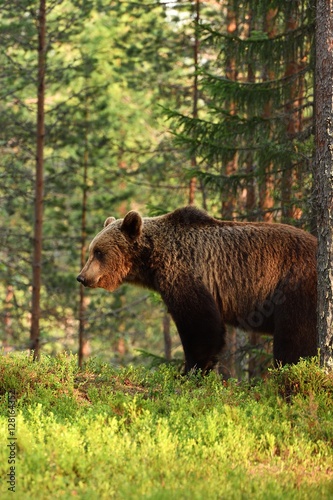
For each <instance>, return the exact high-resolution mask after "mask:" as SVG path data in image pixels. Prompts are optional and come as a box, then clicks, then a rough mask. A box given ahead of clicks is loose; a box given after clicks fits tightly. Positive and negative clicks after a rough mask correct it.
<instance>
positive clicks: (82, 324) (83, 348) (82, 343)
mask: <svg viewBox="0 0 333 500" xmlns="http://www.w3.org/2000/svg"><path fill="white" fill-rule="evenodd" d="M85 106H86V108H85V122H86V123H85V136H84V154H83V189H82V212H81V269H82V268H83V267H84V265H85V261H86V246H87V198H88V160H89V152H88V103H87V100H86V101H85ZM87 307H88V298H87V297H86V292H85V289H84V287H83V286H80V302H79V352H78V364H79V367H80V368H82V363H83V360H84V357H85V355H86V354H87V352H89V346H88V339H87V338H86V336H85V328H86V323H87V320H86V313H87Z"/></svg>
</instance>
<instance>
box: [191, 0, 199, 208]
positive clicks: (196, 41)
mask: <svg viewBox="0 0 333 500" xmlns="http://www.w3.org/2000/svg"><path fill="white" fill-rule="evenodd" d="M199 21H200V0H196V2H195V24H194V26H195V32H194V46H193V61H194V82H193V109H192V115H193V118H194V119H196V118H198V58H199V33H198V26H199ZM196 166H197V157H196V154H195V153H193V154H192V157H191V167H192V168H193V169H194V168H196ZM196 184H197V180H196V178H195V177H192V178H191V180H190V184H189V195H188V203H189V205H193V204H194V198H195V190H196Z"/></svg>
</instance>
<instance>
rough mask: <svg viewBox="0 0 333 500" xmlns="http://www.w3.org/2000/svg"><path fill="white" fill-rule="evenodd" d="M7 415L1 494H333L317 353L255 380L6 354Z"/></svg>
mask: <svg viewBox="0 0 333 500" xmlns="http://www.w3.org/2000/svg"><path fill="white" fill-rule="evenodd" d="M8 397H9V399H10V400H11V401H13V400H14V403H10V404H9V403H8V401H9V400H8ZM9 406H10V408H12V407H14V409H15V417H14V420H15V422H14V424H15V437H16V440H15V446H13V448H14V453H15V465H14V466H15V470H14V472H15V494H13V492H11V491H8V489H7V487H8V484H9V483H7V482H6V481H7V476H6V475H7V474H8V473H9V468H10V465H9V464H8V458H9V453H10V448H9V447H8V446H7V445H8V442H9V443H10V442H11V441H10V440H9V439H8V437H9V436H8V433H9V427H8V422H9V420H8V407H9ZM0 419H1V426H0V471H1V479H2V482H1V490H0V498H2V499H7V498H13V497H14V496H15V495H16V497H17V498H19V499H21V498H22V499H23V498H24V499H44V498H45V499H46V498H52V499H58V498H82V499H96V498H98V499H112V498H116V499H117V498H119V499H141V498H144V499H161V500H162V499H175V498H177V499H228V500H229V499H231V500H232V499H280V498H281V499H282V498H283V499H302V500H303V499H317V498H318V499H321V498H322V499H328V498H333V374H328V375H327V374H325V373H324V371H323V370H322V369H320V368H319V366H318V360H317V359H312V360H310V361H302V362H301V363H299V364H298V365H296V366H292V367H285V368H283V369H280V370H274V371H271V372H270V374H269V375H268V377H267V378H266V380H264V381H260V382H258V383H256V384H254V385H249V384H246V383H244V382H242V383H238V382H237V381H233V380H231V381H228V382H225V381H222V380H221V378H219V377H218V376H217V375H216V374H214V373H211V374H210V375H208V376H206V377H201V376H200V375H191V376H189V377H181V376H179V374H178V372H177V371H176V369H175V368H173V367H170V366H165V365H162V366H160V367H158V368H156V369H154V370H148V369H146V368H132V367H130V368H126V369H121V370H115V369H113V368H112V367H110V366H108V365H106V364H101V363H99V362H98V361H97V360H91V361H90V362H88V363H87V365H86V366H85V367H84V369H83V370H82V371H79V370H78V368H77V358H76V357H75V356H68V355H61V356H58V357H56V358H51V357H47V356H42V358H41V360H40V362H38V363H36V362H33V361H31V359H30V358H29V357H28V356H26V355H23V354H22V355H18V354H15V355H7V356H1V357H0ZM13 442H14V441H13ZM13 495H14V496H13Z"/></svg>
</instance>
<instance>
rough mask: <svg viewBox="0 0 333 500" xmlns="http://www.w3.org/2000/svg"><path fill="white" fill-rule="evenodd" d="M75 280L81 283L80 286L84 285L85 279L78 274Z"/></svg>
mask: <svg viewBox="0 0 333 500" xmlns="http://www.w3.org/2000/svg"><path fill="white" fill-rule="evenodd" d="M76 279H77V281H78V282H79V283H82V285H85V279H84V277H83V276H82V275H81V274H79V275H78V277H77V278H76Z"/></svg>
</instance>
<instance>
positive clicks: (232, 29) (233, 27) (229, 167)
mask: <svg viewBox="0 0 333 500" xmlns="http://www.w3.org/2000/svg"><path fill="white" fill-rule="evenodd" d="M237 29H238V25H237V17H236V13H235V11H234V10H233V9H232V7H231V6H230V5H228V10H227V32H228V33H229V34H231V35H234V34H235V33H236V32H237ZM225 72H226V76H227V78H228V79H229V80H232V81H234V82H236V81H237V78H238V71H237V68H236V62H235V59H234V58H232V57H227V60H226V68H225ZM227 106H228V107H229V109H228V111H229V113H230V114H231V115H233V114H235V103H234V101H232V102H229V103H228V105H227ZM236 170H237V156H236V154H233V153H232V157H230V159H228V161H227V162H226V164H225V166H224V168H223V174H224V175H226V176H228V177H229V176H231V175H233V174H234V173H235V172H236ZM221 197H222V200H221V201H222V207H221V216H222V218H223V219H228V220H230V219H233V217H234V210H235V204H236V201H235V197H234V195H233V193H232V190H231V189H228V188H226V189H225V190H224V191H223V192H222V193H221Z"/></svg>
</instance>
